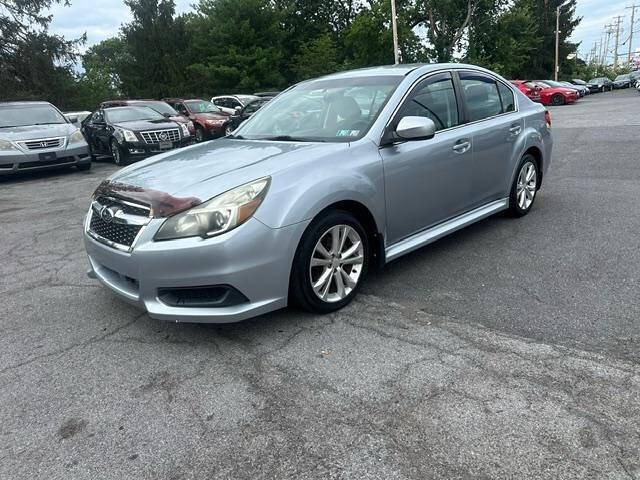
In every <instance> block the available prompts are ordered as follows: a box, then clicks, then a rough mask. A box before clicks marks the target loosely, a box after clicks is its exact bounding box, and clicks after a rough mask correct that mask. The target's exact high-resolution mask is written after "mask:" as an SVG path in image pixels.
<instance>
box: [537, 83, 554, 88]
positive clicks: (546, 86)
mask: <svg viewBox="0 0 640 480" xmlns="http://www.w3.org/2000/svg"><path fill="white" fill-rule="evenodd" d="M536 84H537V85H540V86H541V87H542V88H551V85H549V84H548V83H547V82H536Z"/></svg>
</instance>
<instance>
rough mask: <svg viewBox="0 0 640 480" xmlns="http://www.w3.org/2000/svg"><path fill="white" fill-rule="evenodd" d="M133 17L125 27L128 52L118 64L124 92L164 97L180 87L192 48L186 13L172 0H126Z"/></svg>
mask: <svg viewBox="0 0 640 480" xmlns="http://www.w3.org/2000/svg"><path fill="white" fill-rule="evenodd" d="M125 4H126V5H127V6H128V7H129V8H130V9H131V13H132V14H133V20H132V21H131V22H130V23H128V24H126V25H124V26H123V27H122V38H123V41H124V42H125V43H126V50H127V56H126V57H124V58H123V59H122V60H123V62H122V64H120V66H119V70H120V71H119V72H118V76H119V79H120V81H121V84H122V90H123V93H124V94H125V95H127V96H130V97H151V98H161V97H163V96H167V95H171V94H174V93H175V92H178V91H181V90H182V88H183V86H184V85H185V82H186V67H187V63H186V61H185V60H186V56H185V54H184V52H186V51H187V50H188V48H189V42H188V38H189V37H188V35H187V28H186V17H185V16H176V15H175V3H174V1H173V0H125Z"/></svg>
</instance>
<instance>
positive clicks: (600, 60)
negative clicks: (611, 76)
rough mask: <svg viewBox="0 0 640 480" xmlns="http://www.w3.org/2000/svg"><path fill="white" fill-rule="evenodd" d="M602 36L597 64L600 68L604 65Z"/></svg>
mask: <svg viewBox="0 0 640 480" xmlns="http://www.w3.org/2000/svg"><path fill="white" fill-rule="evenodd" d="M602 43H603V42H602V35H601V36H600V43H599V44H598V60H597V62H596V63H597V64H598V66H600V65H602Z"/></svg>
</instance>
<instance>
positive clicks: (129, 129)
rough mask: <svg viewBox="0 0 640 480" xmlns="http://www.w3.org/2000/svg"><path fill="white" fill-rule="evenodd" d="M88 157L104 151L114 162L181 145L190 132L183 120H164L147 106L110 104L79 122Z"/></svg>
mask: <svg viewBox="0 0 640 480" xmlns="http://www.w3.org/2000/svg"><path fill="white" fill-rule="evenodd" d="M82 133H83V134H84V136H85V138H86V139H87V143H88V144H89V148H90V150H91V156H92V158H95V157H97V156H99V155H108V156H111V157H112V158H113V161H114V162H115V163H116V165H124V164H127V163H129V162H133V161H136V160H141V159H143V158H146V157H150V156H151V155H155V154H157V153H161V152H165V151H167V150H172V149H174V148H178V147H184V146H186V145H189V144H190V143H191V135H190V133H189V130H188V128H187V125H186V124H184V123H177V122H174V121H171V120H168V119H167V118H165V117H164V116H163V115H161V114H160V113H158V112H156V111H155V110H153V109H151V108H149V107H142V106H140V107H133V106H127V107H112V108H101V109H99V110H96V111H95V112H93V113H92V114H91V115H90V116H88V117H87V118H86V119H85V120H84V121H83V123H82Z"/></svg>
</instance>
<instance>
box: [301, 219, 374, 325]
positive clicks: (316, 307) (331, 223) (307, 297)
mask: <svg viewBox="0 0 640 480" xmlns="http://www.w3.org/2000/svg"><path fill="white" fill-rule="evenodd" d="M340 225H346V226H349V227H351V228H352V229H353V230H355V232H356V233H357V234H358V235H359V237H360V239H361V244H362V247H363V255H362V257H363V263H362V264H361V265H360V266H358V267H357V268H360V276H359V277H358V279H357V281H356V284H355V286H354V287H353V289H352V290H351V291H350V292H349V293H348V294H347V295H346V296H345V297H344V298H342V299H341V300H336V301H325V300H322V299H321V298H320V297H319V296H318V295H317V294H316V293H315V292H314V290H313V286H312V283H311V282H312V280H311V279H312V273H311V272H312V268H316V267H311V257H312V255H313V254H314V250H315V249H316V245H317V244H318V242H319V241H320V239H321V238H322V237H324V235H325V234H327V233H328V231H329V230H330V229H331V228H332V227H336V226H340ZM369 260H370V249H369V241H368V236H367V232H365V230H364V228H363V227H362V224H361V223H360V222H359V221H358V219H357V218H356V217H354V216H353V215H352V214H350V213H349V212H345V211H342V210H332V211H329V212H327V213H325V214H322V216H320V217H318V218H316V219H315V220H314V221H313V222H312V223H311V224H310V225H309V226H308V227H307V230H306V231H305V233H304V235H303V236H302V239H301V240H300V244H299V245H298V249H297V250H296V255H295V257H294V260H293V265H292V268H291V277H290V280H289V303H290V304H293V305H296V306H298V307H300V308H303V309H304V310H307V311H310V312H314V313H330V312H334V311H336V310H339V309H341V308H342V307H344V306H345V305H347V304H348V303H349V302H351V300H353V298H354V297H355V296H356V294H357V293H358V290H360V286H361V285H362V282H363V281H364V278H365V276H366V273H367V268H368V266H369ZM347 267H348V265H347ZM317 268H324V267H317ZM343 268H344V266H343ZM352 268H356V266H355V265H354V266H352ZM332 271H333V270H332ZM351 272H352V273H356V272H355V270H351ZM338 276H340V275H339V274H338ZM329 278H333V275H330V276H329ZM332 281H333V280H332Z"/></svg>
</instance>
